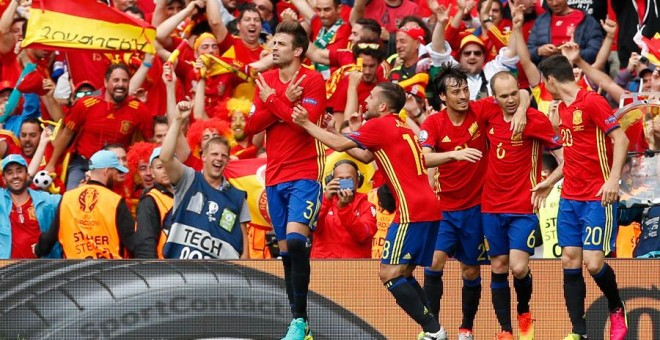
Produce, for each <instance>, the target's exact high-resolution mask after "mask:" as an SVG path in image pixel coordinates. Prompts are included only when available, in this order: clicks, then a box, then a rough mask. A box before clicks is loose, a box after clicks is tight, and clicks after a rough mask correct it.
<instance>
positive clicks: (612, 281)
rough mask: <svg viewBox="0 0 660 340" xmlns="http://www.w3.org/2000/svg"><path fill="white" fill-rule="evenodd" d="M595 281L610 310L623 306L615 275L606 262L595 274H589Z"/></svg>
mask: <svg viewBox="0 0 660 340" xmlns="http://www.w3.org/2000/svg"><path fill="white" fill-rule="evenodd" d="M591 277H593V278H594V281H596V284H597V285H598V288H600V290H601V291H602V292H603V295H605V297H606V298H607V308H608V309H609V310H610V312H614V311H615V310H616V309H617V308H619V307H621V308H623V302H622V301H621V297H620V296H619V288H618V287H617V284H616V275H615V274H614V270H612V267H610V266H609V265H608V264H607V263H605V265H604V266H603V268H602V269H601V270H600V272H598V273H597V274H596V275H591Z"/></svg>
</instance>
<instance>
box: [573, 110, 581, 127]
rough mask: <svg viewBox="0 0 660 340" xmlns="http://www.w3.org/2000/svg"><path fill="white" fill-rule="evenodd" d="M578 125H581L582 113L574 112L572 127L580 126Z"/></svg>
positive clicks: (579, 111)
mask: <svg viewBox="0 0 660 340" xmlns="http://www.w3.org/2000/svg"><path fill="white" fill-rule="evenodd" d="M580 124H582V111H581V110H575V111H573V125H580Z"/></svg>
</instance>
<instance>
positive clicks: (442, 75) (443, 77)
mask: <svg viewBox="0 0 660 340" xmlns="http://www.w3.org/2000/svg"><path fill="white" fill-rule="evenodd" d="M433 82H434V83H435V88H436V89H438V94H447V85H449V84H450V83H449V82H453V84H456V85H458V86H460V85H462V84H467V73H466V72H465V70H464V69H463V68H462V67H461V66H460V65H458V64H450V63H444V64H442V66H441V67H440V72H438V74H437V75H436V76H435V78H434V79H433ZM453 84H452V85H453Z"/></svg>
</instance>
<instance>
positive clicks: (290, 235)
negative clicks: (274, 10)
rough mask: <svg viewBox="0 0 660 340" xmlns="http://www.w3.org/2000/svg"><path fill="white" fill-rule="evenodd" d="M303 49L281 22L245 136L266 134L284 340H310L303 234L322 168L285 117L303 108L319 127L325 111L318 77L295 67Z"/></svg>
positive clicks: (300, 33) (289, 25)
mask: <svg viewBox="0 0 660 340" xmlns="http://www.w3.org/2000/svg"><path fill="white" fill-rule="evenodd" d="M308 45H309V38H308V37H307V33H306V32H305V29H304V28H303V27H302V26H301V25H300V24H299V23H297V22H294V21H284V22H282V23H280V24H279V25H278V26H277V29H276V33H275V36H274V37H273V63H274V64H275V65H276V66H277V68H276V69H274V70H272V71H268V72H266V73H264V74H259V76H258V78H257V79H256V85H257V93H255V95H254V101H253V102H254V107H253V112H252V113H251V114H250V116H248V120H247V124H246V126H245V133H247V134H255V133H258V132H261V131H263V130H265V131H266V139H267V140H268V142H267V144H266V154H267V155H268V163H267V165H268V166H267V167H266V193H267V195H268V210H269V213H270V216H271V220H272V223H273V229H274V230H275V234H276V236H277V240H278V244H279V247H280V250H281V252H280V254H281V255H282V262H283V264H284V280H285V283H286V287H287V295H288V297H289V302H290V304H291V309H292V312H293V321H291V325H290V326H289V331H288V332H287V335H286V337H285V339H287V340H302V339H306V338H307V337H311V332H310V330H309V325H308V321H307V290H308V286H309V277H310V265H309V253H308V252H307V249H306V244H307V241H308V236H309V234H310V231H311V230H314V227H315V226H316V219H317V215H318V211H319V209H320V205H321V195H322V192H321V185H320V180H321V177H322V174H323V164H325V153H324V152H323V147H322V145H321V144H320V142H318V141H317V140H315V139H314V138H313V137H311V136H310V135H308V134H307V133H305V131H303V130H301V129H300V127H299V126H297V125H296V124H295V123H294V122H293V121H292V119H291V114H292V112H293V108H294V107H296V106H300V107H304V108H305V110H307V111H308V112H309V119H310V120H311V121H313V122H314V123H315V124H320V123H321V121H322V119H321V118H322V116H323V113H324V111H325V106H326V105H325V103H326V98H325V83H324V82H323V77H322V76H321V74H320V73H318V72H315V71H312V70H309V69H306V68H304V67H301V65H302V59H303V58H304V56H305V51H306V50H307V46H308Z"/></svg>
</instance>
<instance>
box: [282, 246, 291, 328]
mask: <svg viewBox="0 0 660 340" xmlns="http://www.w3.org/2000/svg"><path fill="white" fill-rule="evenodd" d="M280 256H281V257H282V264H283V265H284V287H285V288H286V297H287V298H288V299H289V307H290V308H291V314H292V315H293V305H294V304H293V283H292V282H291V279H292V277H291V257H290V256H289V253H288V252H280Z"/></svg>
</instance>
